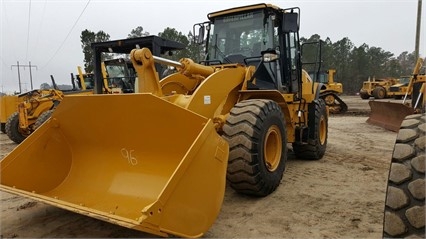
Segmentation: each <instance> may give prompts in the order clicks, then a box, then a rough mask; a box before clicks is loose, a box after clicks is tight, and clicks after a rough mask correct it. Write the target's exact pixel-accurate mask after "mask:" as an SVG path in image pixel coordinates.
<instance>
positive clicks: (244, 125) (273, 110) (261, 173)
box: [223, 99, 288, 197]
mask: <svg viewBox="0 0 426 239" xmlns="http://www.w3.org/2000/svg"><path fill="white" fill-rule="evenodd" d="M285 125H286V124H285V119H284V115H283V113H282V111H281V108H280V106H279V105H278V104H277V103H276V102H275V101H272V100H263V99H253V100H245V101H242V102H239V103H238V104H236V105H235V106H234V107H233V108H232V110H231V112H230V116H229V117H228V119H227V120H226V123H225V125H224V126H223V132H224V134H223V137H224V138H225V139H226V140H227V141H228V143H229V150H230V151H229V159H228V169H227V175H226V178H227V181H228V183H229V185H230V186H231V187H232V188H233V189H234V190H236V191H237V192H238V193H243V194H249V195H254V196H260V197H263V196H267V195H269V194H271V193H272V192H273V191H275V189H276V188H277V187H278V185H279V184H280V182H281V179H282V177H283V174H284V170H285V165H286V161H287V155H288V154H287V151H288V150H287V133H286V126H285ZM271 159H272V160H271Z"/></svg>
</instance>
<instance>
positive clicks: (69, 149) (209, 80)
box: [0, 4, 328, 237]
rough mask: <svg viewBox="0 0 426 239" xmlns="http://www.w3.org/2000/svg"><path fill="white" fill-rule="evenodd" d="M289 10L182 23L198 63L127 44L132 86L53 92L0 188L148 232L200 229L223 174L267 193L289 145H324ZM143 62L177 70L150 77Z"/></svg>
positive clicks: (309, 150)
mask: <svg viewBox="0 0 426 239" xmlns="http://www.w3.org/2000/svg"><path fill="white" fill-rule="evenodd" d="M299 12H300V10H299V8H288V9H281V8H279V7H277V6H274V5H270V4H256V5H249V6H242V7H236V8H231V9H227V10H223V11H218V12H213V13H210V14H208V19H209V20H208V21H207V22H203V23H199V24H195V25H194V29H197V30H198V36H197V39H198V42H203V43H204V44H205V49H206V52H205V54H206V56H207V57H206V59H205V60H204V61H202V62H200V63H195V62H193V61H192V60H191V59H188V58H183V59H181V60H180V61H179V62H176V61H171V60H168V59H165V58H161V57H158V56H154V55H153V54H152V53H151V51H150V50H149V49H147V48H142V49H137V48H136V49H133V50H132V51H131V54H130V58H131V61H132V63H133V66H134V68H135V70H136V73H137V76H138V79H137V80H138V85H137V92H138V93H129V94H94V95H90V96H70V97H65V98H64V99H63V101H62V102H61V104H60V105H59V106H58V107H57V108H56V110H55V111H54V112H53V114H52V116H51V117H50V119H48V120H47V121H46V122H45V123H44V124H43V125H41V126H40V127H39V128H38V129H37V130H36V131H35V132H34V133H33V134H31V135H30V137H28V138H27V139H26V140H25V141H24V142H22V144H20V145H19V146H18V147H16V148H15V149H14V150H13V151H12V152H11V153H10V154H9V155H7V156H6V157H5V158H4V159H3V160H2V161H0V167H1V171H0V175H1V187H0V189H1V190H2V191H6V192H10V193H14V194H17V195H21V196H25V197H29V198H32V199H35V200H39V201H42V202H44V203H47V204H50V205H54V206H56V207H60V208H64V209H67V210H71V211H73V212H77V213H81V214H84V215H87V216H91V217H94V218H98V219H101V220H105V221H107V222H110V223H115V224H118V225H121V226H124V227H128V228H133V229H136V230H140V231H144V232H148V233H152V234H155V235H158V236H169V235H175V236H179V237H199V236H202V235H203V234H204V233H205V232H206V231H207V230H208V229H209V228H210V227H211V225H212V224H213V223H214V221H215V220H216V217H217V216H218V214H219V212H220V208H221V205H222V201H223V197H224V191H225V184H226V182H227V183H229V185H230V186H231V187H232V188H233V189H234V190H236V191H237V192H239V193H242V194H249V195H253V196H257V197H263V196H267V195H269V194H271V193H272V192H274V190H275V189H276V188H277V187H278V186H279V184H280V182H281V179H282V176H283V173H284V171H285V167H286V160H287V156H288V150H289V149H288V147H289V144H291V148H292V150H293V152H294V153H295V155H296V157H298V158H300V159H310V160H318V159H321V158H322V157H323V155H324V153H325V150H326V145H327V134H328V108H327V106H326V105H325V102H324V100H322V99H320V97H319V95H320V84H319V83H316V82H314V81H312V79H311V78H310V77H309V75H308V74H307V72H306V71H304V70H303V69H302V68H301V61H300V59H301V58H300V50H299V49H300V44H299V32H298V31H299V22H300V19H299ZM194 32H196V31H195V30H194ZM155 62H157V63H161V64H165V65H169V66H170V65H171V66H174V67H176V69H177V71H178V72H176V73H174V74H171V75H169V76H167V77H165V78H164V79H162V80H161V81H160V80H159V75H158V72H157V70H156V67H155ZM95 74H97V71H95ZM96 87H97V88H98V89H99V90H102V87H101V86H100V85H98V86H96V85H95V88H96ZM106 116H107V117H106ZM76 129H78V130H76Z"/></svg>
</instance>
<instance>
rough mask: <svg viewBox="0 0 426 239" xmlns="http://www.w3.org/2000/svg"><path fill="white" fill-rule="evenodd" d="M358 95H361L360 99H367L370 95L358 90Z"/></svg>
mask: <svg viewBox="0 0 426 239" xmlns="http://www.w3.org/2000/svg"><path fill="white" fill-rule="evenodd" d="M359 96H360V97H361V99H363V100H368V99H370V95H369V94H367V93H364V92H362V93H361V92H360V93H359Z"/></svg>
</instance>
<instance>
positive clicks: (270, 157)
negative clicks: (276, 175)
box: [263, 125, 282, 172]
mask: <svg viewBox="0 0 426 239" xmlns="http://www.w3.org/2000/svg"><path fill="white" fill-rule="evenodd" d="M263 149H264V153H263V157H264V159H265V160H264V161H265V165H266V168H267V169H268V170H269V171H270V172H273V171H275V170H276V169H277V167H278V165H279V164H280V161H281V151H282V139H281V131H280V129H279V128H278V126H276V125H272V126H271V127H269V129H268V132H267V133H266V136H265V141H264V145H263Z"/></svg>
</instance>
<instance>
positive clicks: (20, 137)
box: [5, 112, 28, 144]
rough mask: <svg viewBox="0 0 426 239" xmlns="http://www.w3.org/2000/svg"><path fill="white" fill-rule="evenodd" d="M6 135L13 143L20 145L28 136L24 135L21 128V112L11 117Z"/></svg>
mask: <svg viewBox="0 0 426 239" xmlns="http://www.w3.org/2000/svg"><path fill="white" fill-rule="evenodd" d="M5 130H6V134H7V136H9V139H10V140H12V141H13V142H15V143H17V144H20V143H21V142H22V141H24V139H25V138H27V136H28V135H26V134H23V133H22V132H21V131H20V128H19V112H15V113H13V114H11V115H10V116H9V118H8V119H7V121H6V127H5Z"/></svg>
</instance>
